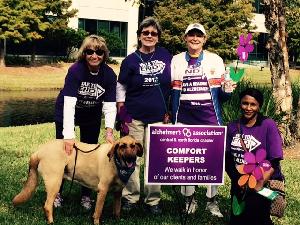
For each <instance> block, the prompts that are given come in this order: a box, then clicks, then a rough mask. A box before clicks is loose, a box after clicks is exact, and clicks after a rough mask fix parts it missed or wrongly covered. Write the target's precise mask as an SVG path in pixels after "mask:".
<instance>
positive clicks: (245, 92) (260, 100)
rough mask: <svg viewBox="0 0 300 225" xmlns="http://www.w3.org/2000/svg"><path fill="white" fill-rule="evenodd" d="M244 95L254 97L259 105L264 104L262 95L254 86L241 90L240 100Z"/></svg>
mask: <svg viewBox="0 0 300 225" xmlns="http://www.w3.org/2000/svg"><path fill="white" fill-rule="evenodd" d="M246 95H250V96H251V97H253V98H255V100H256V101H257V102H258V104H259V107H262V105H263V104H264V96H263V94H262V93H261V92H260V91H259V90H258V89H256V88H247V89H245V90H243V91H242V92H241V93H240V101H241V100H242V98H243V97H244V96H246Z"/></svg>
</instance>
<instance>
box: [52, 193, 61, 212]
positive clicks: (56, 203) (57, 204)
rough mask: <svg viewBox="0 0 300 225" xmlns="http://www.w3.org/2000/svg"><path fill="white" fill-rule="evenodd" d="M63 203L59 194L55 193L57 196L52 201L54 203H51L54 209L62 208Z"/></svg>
mask: <svg viewBox="0 0 300 225" xmlns="http://www.w3.org/2000/svg"><path fill="white" fill-rule="evenodd" d="M63 201H64V199H63V198H62V196H61V194H60V193H57V195H56V197H55V199H54V202H53V206H54V208H60V207H62V204H63Z"/></svg>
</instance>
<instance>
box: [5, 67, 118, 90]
mask: <svg viewBox="0 0 300 225" xmlns="http://www.w3.org/2000/svg"><path fill="white" fill-rule="evenodd" d="M71 65H72V64H70V63H62V64H54V65H45V66H36V67H4V68H3V67H0V91H20V90H49V89H51V90H54V89H61V88H62V86H63V84H64V80H65V76H66V74H67V71H68V68H69V67H70V66H71ZM110 66H111V67H112V68H113V69H114V71H115V73H116V74H119V67H120V65H110Z"/></svg>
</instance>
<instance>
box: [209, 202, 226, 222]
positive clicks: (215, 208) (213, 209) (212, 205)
mask: <svg viewBox="0 0 300 225" xmlns="http://www.w3.org/2000/svg"><path fill="white" fill-rule="evenodd" d="M205 209H206V210H208V211H210V213H211V214H212V215H213V216H217V217H219V218H222V217H223V214H222V213H221V211H220V209H219V205H218V202H217V201H213V202H207V203H206V208H205Z"/></svg>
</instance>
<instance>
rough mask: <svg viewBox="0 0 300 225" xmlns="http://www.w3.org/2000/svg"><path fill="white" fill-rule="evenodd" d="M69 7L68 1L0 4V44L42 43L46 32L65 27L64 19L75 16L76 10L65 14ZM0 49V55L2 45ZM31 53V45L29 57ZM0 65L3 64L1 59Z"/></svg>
mask: <svg viewBox="0 0 300 225" xmlns="http://www.w3.org/2000/svg"><path fill="white" fill-rule="evenodd" d="M70 6H71V0H31V1H27V0H2V1H0V15H1V16H0V40H1V41H3V40H4V39H11V40H13V41H14V42H15V43H20V42H23V41H30V42H33V41H34V40H39V39H42V38H44V36H45V34H46V31H48V30H54V29H62V28H63V27H66V26H67V22H68V18H69V17H72V16H74V15H75V13H76V10H68V8H69V7H70ZM0 49H1V51H0V52H1V53H2V52H3V48H2V45H1V47H0ZM34 52H35V51H34V45H33V55H34ZM0 55H1V54H0ZM1 56H3V54H2V55H1ZM33 59H34V57H33ZM0 61H2V62H3V61H4V58H1V59H0Z"/></svg>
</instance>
